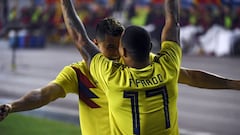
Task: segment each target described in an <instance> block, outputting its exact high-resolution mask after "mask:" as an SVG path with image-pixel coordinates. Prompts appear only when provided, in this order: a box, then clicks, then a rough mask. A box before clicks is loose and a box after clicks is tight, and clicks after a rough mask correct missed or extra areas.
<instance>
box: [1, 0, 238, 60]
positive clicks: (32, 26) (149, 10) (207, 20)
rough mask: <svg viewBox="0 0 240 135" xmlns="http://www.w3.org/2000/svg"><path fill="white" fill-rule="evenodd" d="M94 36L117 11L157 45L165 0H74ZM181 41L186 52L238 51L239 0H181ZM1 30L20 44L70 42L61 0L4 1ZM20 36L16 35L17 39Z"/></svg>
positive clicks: (214, 52)
mask: <svg viewBox="0 0 240 135" xmlns="http://www.w3.org/2000/svg"><path fill="white" fill-rule="evenodd" d="M73 1H74V3H75V7H76V9H77V11H78V14H79V16H80V17H81V18H82V20H83V22H84V24H85V25H86V27H87V29H88V33H89V35H90V37H94V30H95V25H96V23H97V22H98V20H99V19H102V18H104V17H109V16H113V17H115V18H117V19H118V20H119V21H121V22H122V23H123V24H124V25H125V26H127V25H131V24H135V25H140V26H144V27H146V29H147V30H148V31H149V32H150V33H151V35H152V37H153V42H154V45H155V47H158V43H159V41H160V33H161V30H162V27H163V24H164V12H163V8H162V7H163V2H164V0H73ZM180 2H181V20H180V23H181V27H182V29H181V33H182V34H181V44H182V47H183V51H184V53H185V54H191V55H208V56H226V55H227V56H229V55H239V53H240V47H239V46H240V45H239V44H240V32H239V31H240V30H239V28H240V17H239V16H240V1H239V0H180ZM0 35H1V37H5V38H7V37H9V38H10V37H16V36H17V39H18V42H16V40H14V39H12V40H10V43H11V44H12V45H13V46H16V47H19V48H29V47H30V48H40V47H44V45H45V43H49V42H51V43H57V44H68V43H69V42H70V39H69V36H68V34H67V32H66V29H65V26H64V22H63V18H62V14H61V8H60V5H59V2H58V0H11V1H9V0H1V1H0ZM15 39H16V38H15Z"/></svg>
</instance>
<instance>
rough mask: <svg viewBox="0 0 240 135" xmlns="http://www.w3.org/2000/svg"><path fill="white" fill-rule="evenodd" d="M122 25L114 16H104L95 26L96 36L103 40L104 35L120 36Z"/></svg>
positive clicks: (122, 29)
mask: <svg viewBox="0 0 240 135" xmlns="http://www.w3.org/2000/svg"><path fill="white" fill-rule="evenodd" d="M123 31H124V26H123V25H122V24H121V23H120V22H119V21H117V20H116V19H114V18H111V17H110V18H104V19H103V20H101V21H100V22H99V23H98V24H97V26H96V38H97V39H98V40H101V41H103V40H104V38H105V35H111V36H121V34H122V32H123Z"/></svg>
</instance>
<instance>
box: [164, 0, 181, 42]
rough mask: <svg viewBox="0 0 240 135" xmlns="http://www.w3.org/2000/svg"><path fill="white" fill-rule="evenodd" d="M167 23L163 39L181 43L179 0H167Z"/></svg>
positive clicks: (165, 7)
mask: <svg viewBox="0 0 240 135" xmlns="http://www.w3.org/2000/svg"><path fill="white" fill-rule="evenodd" d="M164 9H165V25H164V27H163V30H162V37H161V40H162V41H174V42H176V43H178V44H180V39H179V33H180V24H179V0H165V6H164Z"/></svg>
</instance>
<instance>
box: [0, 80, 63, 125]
mask: <svg viewBox="0 0 240 135" xmlns="http://www.w3.org/2000/svg"><path fill="white" fill-rule="evenodd" d="M64 96H65V92H64V90H63V89H62V87H60V86H58V85H57V84H53V83H51V84H48V85H47V86H45V87H43V88H41V89H35V90H32V91H30V92H29V93H27V94H26V95H24V96H22V97H21V98H20V99H18V100H16V101H14V102H12V103H9V104H4V105H0V121H1V120H3V119H4V118H5V117H7V115H8V114H9V113H13V112H20V111H27V110H32V109H36V108H40V107H42V106H44V105H46V104H48V103H50V102H52V101H54V100H56V99H57V98H59V97H64Z"/></svg>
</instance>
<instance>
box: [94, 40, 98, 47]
mask: <svg viewBox="0 0 240 135" xmlns="http://www.w3.org/2000/svg"><path fill="white" fill-rule="evenodd" d="M93 43H94V44H95V45H96V46H98V42H97V39H96V38H94V39H93Z"/></svg>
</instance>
